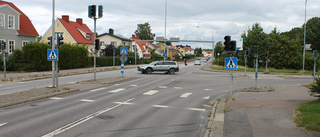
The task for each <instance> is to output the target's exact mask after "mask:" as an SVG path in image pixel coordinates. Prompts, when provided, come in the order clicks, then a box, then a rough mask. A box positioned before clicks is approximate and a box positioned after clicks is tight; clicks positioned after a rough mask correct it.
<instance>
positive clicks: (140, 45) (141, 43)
mask: <svg viewBox="0 0 320 137" xmlns="http://www.w3.org/2000/svg"><path fill="white" fill-rule="evenodd" d="M131 39H132V40H134V41H135V40H141V39H139V36H137V37H135V35H132V38H131ZM136 43H137V44H138V45H139V47H140V49H141V50H142V52H146V50H145V49H144V48H143V45H147V42H146V41H137V42H136Z"/></svg>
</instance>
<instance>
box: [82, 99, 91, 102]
mask: <svg viewBox="0 0 320 137" xmlns="http://www.w3.org/2000/svg"><path fill="white" fill-rule="evenodd" d="M80 101H83V102H93V101H94V100H90V99H81V100H80Z"/></svg>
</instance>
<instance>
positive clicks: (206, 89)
mask: <svg viewBox="0 0 320 137" xmlns="http://www.w3.org/2000/svg"><path fill="white" fill-rule="evenodd" d="M204 90H205V91H209V90H212V89H204Z"/></svg>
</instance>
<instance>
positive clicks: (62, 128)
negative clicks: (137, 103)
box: [42, 98, 134, 137]
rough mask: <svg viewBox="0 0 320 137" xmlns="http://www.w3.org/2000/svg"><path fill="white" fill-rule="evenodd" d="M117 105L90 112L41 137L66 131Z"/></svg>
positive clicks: (51, 136)
mask: <svg viewBox="0 0 320 137" xmlns="http://www.w3.org/2000/svg"><path fill="white" fill-rule="evenodd" d="M133 99H134V98H131V99H128V100H127V101H124V102H130V101H132V100H133ZM119 106H121V104H117V105H115V106H113V107H110V108H105V109H102V110H100V111H97V112H95V113H92V114H90V115H88V116H85V117H83V118H81V119H79V120H77V121H74V122H72V123H70V124H68V125H65V126H64V127H61V128H59V129H56V130H54V131H52V132H50V133H48V134H46V135H43V136H42V137H53V136H55V135H58V134H60V133H62V132H64V131H67V130H69V129H71V128H73V127H75V126H77V125H80V124H81V123H83V122H86V121H88V120H90V119H92V118H94V117H96V116H98V115H100V114H102V113H105V112H107V111H110V110H112V109H115V108H117V107H119Z"/></svg>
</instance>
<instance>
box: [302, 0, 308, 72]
mask: <svg viewBox="0 0 320 137" xmlns="http://www.w3.org/2000/svg"><path fill="white" fill-rule="evenodd" d="M306 27H307V0H306V2H305V3H304V31H303V57H302V58H303V61H302V62H303V63H302V74H304V62H305V52H306Z"/></svg>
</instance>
